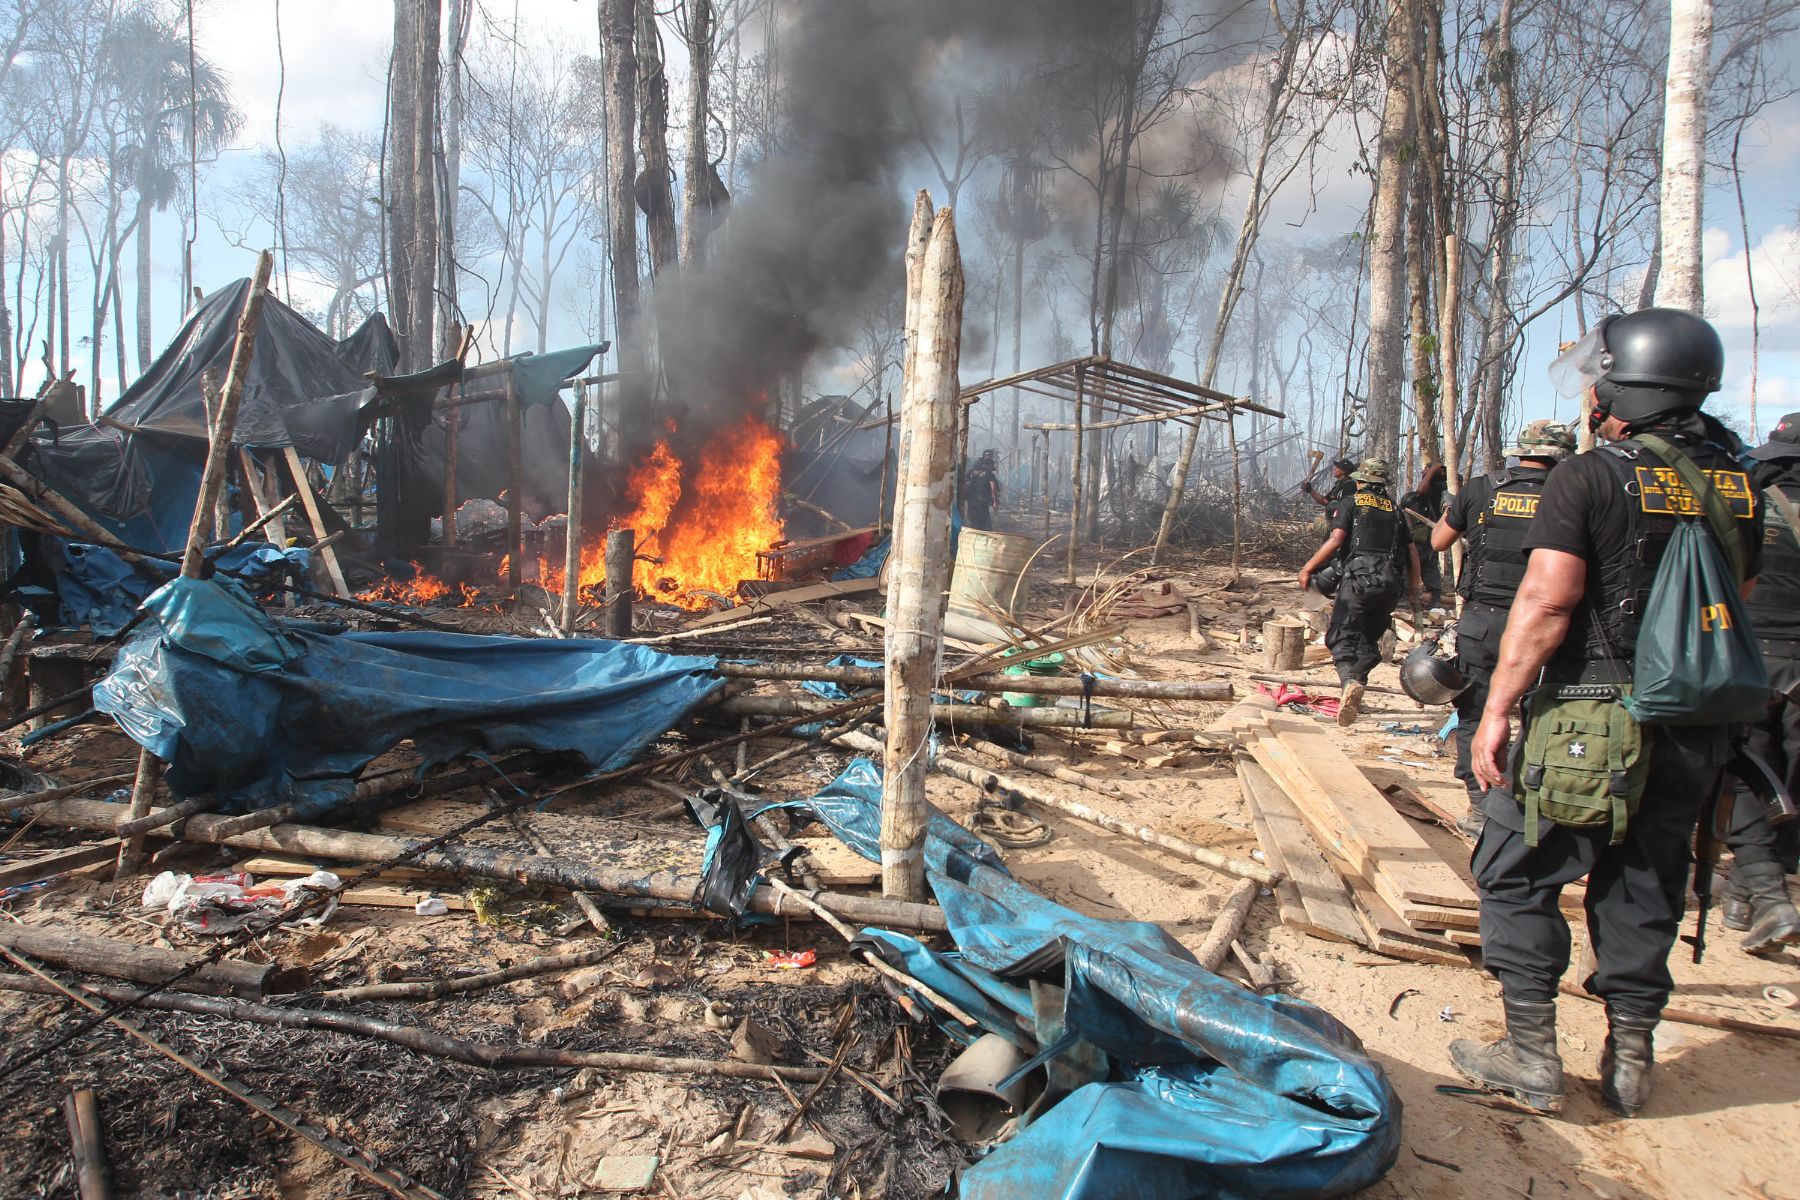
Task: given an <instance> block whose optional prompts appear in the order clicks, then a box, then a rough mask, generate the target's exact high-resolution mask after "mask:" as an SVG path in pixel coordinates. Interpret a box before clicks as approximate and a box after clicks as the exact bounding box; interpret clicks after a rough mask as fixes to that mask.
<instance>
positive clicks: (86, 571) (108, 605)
mask: <svg viewBox="0 0 1800 1200" xmlns="http://www.w3.org/2000/svg"><path fill="white" fill-rule="evenodd" d="M311 565H312V551H311V550H308V549H306V548H304V547H300V546H296V547H294V548H292V549H288V550H280V549H277V548H276V547H274V546H272V545H270V544H269V543H267V542H245V543H244V544H243V545H241V546H234V547H232V548H231V549H230V550H227V551H226V552H225V553H224V554H221V555H219V556H218V557H217V558H216V559H214V569H216V570H218V571H222V572H224V573H225V574H226V575H229V576H231V577H233V578H239V579H245V580H248V581H250V582H251V583H260V582H262V581H263V580H265V579H267V578H269V577H270V576H271V575H276V574H280V573H282V572H284V571H290V570H291V571H297V572H299V573H300V574H301V575H302V576H303V577H304V575H305V573H306V571H307V569H308V568H309V567H310V566H311ZM59 566H60V569H59V570H58V571H57V572H56V590H57V594H58V595H59V596H60V598H61V600H62V620H63V623H64V624H65V625H68V626H69V627H70V628H71V629H79V628H81V627H82V626H83V625H86V626H87V627H88V628H89V629H92V630H93V631H94V632H95V633H96V634H98V635H99V636H101V637H111V636H112V635H113V634H115V633H117V632H119V630H121V629H123V628H125V626H126V624H127V623H128V622H129V621H130V620H131V618H132V616H133V615H134V614H135V613H136V612H137V607H138V605H139V604H141V603H143V600H144V597H146V596H148V595H149V594H150V593H151V592H152V591H154V590H155V589H156V588H158V587H160V586H162V585H163V584H164V583H166V582H168V581H169V580H170V579H173V578H174V577H175V575H176V574H177V571H178V567H177V566H176V564H174V563H165V562H159V561H157V560H156V559H145V560H144V561H143V562H142V563H128V562H126V561H125V560H124V559H123V558H120V557H119V556H118V555H117V554H115V553H114V552H113V551H111V550H109V549H107V548H106V547H105V546H91V545H88V544H87V543H85V542H64V543H63V546H62V560H61V563H60V564H59Z"/></svg>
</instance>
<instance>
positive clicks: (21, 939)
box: [0, 804, 306, 1000]
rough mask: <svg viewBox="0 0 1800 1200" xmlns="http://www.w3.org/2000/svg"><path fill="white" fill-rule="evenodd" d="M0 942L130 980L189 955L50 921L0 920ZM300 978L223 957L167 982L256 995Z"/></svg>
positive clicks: (158, 977)
mask: <svg viewBox="0 0 1800 1200" xmlns="http://www.w3.org/2000/svg"><path fill="white" fill-rule="evenodd" d="M110 807H113V808H122V807H124V806H123V805H118V804H115V805H111V806H110ZM0 946H3V947H6V948H7V949H9V950H17V951H18V952H19V953H20V954H28V955H30V956H31V957H33V958H41V959H43V960H44V961H45V962H51V963H55V964H56V965H57V966H59V967H67V968H69V969H70V970H72V971H82V972H85V973H87V974H89V975H106V976H108V977H110V978H113V979H128V980H130V981H132V982H133V983H162V982H163V981H164V980H165V979H168V978H169V977H170V976H172V975H174V974H175V973H176V972H177V971H180V970H182V969H183V968H184V967H186V966H187V965H188V963H189V962H190V961H192V956H191V955H187V954H182V953H181V952H179V951H176V950H164V949H163V948H162V947H160V946H139V945H137V944H136V943H134V942H121V941H118V940H117V939H114V938H102V937H94V936H92V935H90V934H85V933H76V932H75V931H74V930H71V929H63V928H59V927H56V926H51V925H0ZM305 978H306V973H305V972H304V971H294V970H278V969H276V967H275V965H274V964H273V963H247V962H234V961H231V960H229V959H227V960H224V961H221V962H216V963H209V964H207V965H206V966H204V967H201V968H200V969H199V970H198V971H195V972H194V973H193V974H192V975H188V976H186V977H184V978H182V979H181V980H180V981H178V982H176V983H174V984H171V985H170V986H172V987H178V988H182V989H184V990H186V991H193V992H204V993H206V994H207V995H210V996H243V997H246V998H248V999H252V1000H259V999H261V998H262V997H263V996H265V995H272V994H276V993H281V992H292V991H296V990H298V989H299V988H300V987H301V986H304V983H305Z"/></svg>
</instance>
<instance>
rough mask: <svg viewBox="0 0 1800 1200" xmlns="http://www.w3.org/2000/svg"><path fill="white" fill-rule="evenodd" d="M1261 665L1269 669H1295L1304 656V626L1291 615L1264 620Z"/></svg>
mask: <svg viewBox="0 0 1800 1200" xmlns="http://www.w3.org/2000/svg"><path fill="white" fill-rule="evenodd" d="M1262 633H1263V666H1264V667H1265V668H1267V669H1268V670H1270V671H1297V670H1299V669H1300V664H1301V662H1302V660H1304V658H1305V657H1306V626H1305V624H1303V623H1302V622H1299V621H1296V620H1294V619H1293V618H1292V617H1277V618H1276V619H1275V620H1273V621H1264V622H1263V627H1262Z"/></svg>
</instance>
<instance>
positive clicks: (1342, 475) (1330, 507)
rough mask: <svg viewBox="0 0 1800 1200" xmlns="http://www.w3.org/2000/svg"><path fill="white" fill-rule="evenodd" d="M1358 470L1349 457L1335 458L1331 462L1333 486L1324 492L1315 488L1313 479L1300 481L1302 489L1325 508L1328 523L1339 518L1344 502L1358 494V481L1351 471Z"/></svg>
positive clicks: (1314, 501)
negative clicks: (1339, 511) (1354, 478)
mask: <svg viewBox="0 0 1800 1200" xmlns="http://www.w3.org/2000/svg"><path fill="white" fill-rule="evenodd" d="M1354 470H1356V464H1355V463H1353V462H1351V461H1350V460H1349V459H1347V458H1338V459H1333V460H1332V463H1331V487H1330V488H1329V489H1328V490H1326V491H1323V492H1319V491H1315V490H1314V489H1313V485H1312V480H1310V479H1304V480H1301V482H1300V490H1301V491H1303V492H1305V493H1306V494H1307V495H1308V496H1310V497H1312V501H1313V503H1314V504H1317V505H1318V506H1319V507H1321V508H1323V509H1324V510H1325V521H1326V523H1327V524H1330V523H1331V522H1334V521H1336V520H1337V515H1338V510H1339V509H1340V508H1342V507H1343V506H1344V505H1343V502H1344V501H1345V500H1347V499H1349V498H1350V497H1351V496H1354V495H1355V494H1356V481H1355V480H1353V479H1351V478H1350V472H1352V471H1354Z"/></svg>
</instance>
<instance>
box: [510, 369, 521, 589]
mask: <svg viewBox="0 0 1800 1200" xmlns="http://www.w3.org/2000/svg"><path fill="white" fill-rule="evenodd" d="M524 420H525V417H524V414H523V413H521V412H520V411H519V389H518V386H517V385H516V384H515V383H514V382H513V377H512V375H511V374H510V373H509V374H508V375H507V377H506V548H507V560H506V584H507V586H508V587H510V588H511V589H512V590H513V594H514V595H517V594H518V591H519V580H520V578H521V572H522V571H523V570H524V566H523V561H524V558H525V529H524V517H525V461H524V455H525V449H524V445H523V443H524V430H523V429H522V428H521V426H522V424H523V422H524Z"/></svg>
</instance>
